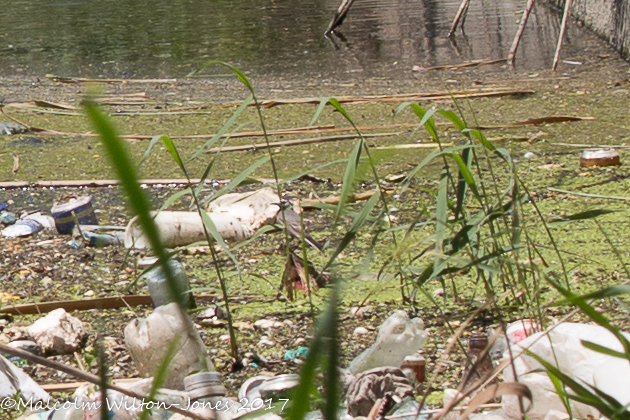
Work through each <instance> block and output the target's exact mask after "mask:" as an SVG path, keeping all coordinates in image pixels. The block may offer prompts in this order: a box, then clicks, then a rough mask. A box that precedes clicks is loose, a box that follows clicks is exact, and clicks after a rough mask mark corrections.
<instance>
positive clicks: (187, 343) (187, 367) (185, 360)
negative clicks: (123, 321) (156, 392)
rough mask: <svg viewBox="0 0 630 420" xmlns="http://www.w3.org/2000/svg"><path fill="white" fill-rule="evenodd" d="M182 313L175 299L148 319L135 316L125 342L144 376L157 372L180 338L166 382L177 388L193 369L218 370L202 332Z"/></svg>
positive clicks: (160, 307)
mask: <svg viewBox="0 0 630 420" xmlns="http://www.w3.org/2000/svg"><path fill="white" fill-rule="evenodd" d="M181 315H182V314H181V313H180V310H179V308H178V307H177V303H175V302H173V303H169V304H168V305H164V306H159V307H157V308H155V310H154V311H153V313H152V314H151V315H149V316H148V317H147V318H146V319H143V318H141V319H134V320H133V321H131V322H130V323H129V325H127V327H126V328H125V345H126V346H127V349H128V350H129V353H130V354H131V358H132V360H133V362H134V364H135V365H136V368H137V369H138V372H139V373H140V375H141V376H144V377H149V376H153V375H154V374H155V371H156V370H157V368H158V367H159V366H160V363H161V362H162V361H163V359H164V356H165V355H166V352H167V350H168V348H169V345H170V343H171V341H172V340H174V339H176V338H178V339H179V343H178V346H177V352H176V353H175V355H174V356H173V358H172V360H171V363H170V365H169V373H168V375H167V379H166V381H165V382H164V385H163V386H164V387H165V388H169V389H175V390H182V389H183V388H184V383H183V380H184V377H186V376H188V375H190V374H191V373H193V372H203V371H214V366H213V365H212V362H211V361H210V359H209V358H208V355H207V350H206V347H205V345H204V344H203V342H202V341H201V338H200V337H199V334H198V333H197V331H196V330H193V331H190V332H188V331H187V329H186V328H185V325H184V322H183V320H182V318H181ZM184 316H188V315H186V314H184ZM191 335H192V337H191Z"/></svg>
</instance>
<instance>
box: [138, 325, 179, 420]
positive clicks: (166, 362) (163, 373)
mask: <svg viewBox="0 0 630 420" xmlns="http://www.w3.org/2000/svg"><path fill="white" fill-rule="evenodd" d="M181 338H182V337H181V335H177V336H175V338H173V340H171V342H170V343H168V347H167V349H166V353H165V354H164V358H163V359H162V361H161V362H160V365H159V366H158V369H157V371H156V372H155V373H154V375H153V382H151V389H150V390H149V394H148V395H147V397H146V398H147V400H149V401H152V400H153V399H154V398H155V396H156V395H157V393H158V390H159V389H160V387H161V386H162V384H164V382H165V381H166V379H167V374H168V368H169V366H170V365H171V362H172V361H173V357H174V356H175V354H177V350H178V349H179V342H180V340H181ZM150 416H151V410H150V409H147V408H144V409H143V410H142V415H141V416H140V420H149V419H150Z"/></svg>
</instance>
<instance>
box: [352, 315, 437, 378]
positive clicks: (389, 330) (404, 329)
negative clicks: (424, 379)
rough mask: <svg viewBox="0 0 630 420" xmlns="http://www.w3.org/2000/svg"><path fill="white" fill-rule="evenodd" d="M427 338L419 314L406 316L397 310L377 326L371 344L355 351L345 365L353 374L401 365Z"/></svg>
mask: <svg viewBox="0 0 630 420" xmlns="http://www.w3.org/2000/svg"><path fill="white" fill-rule="evenodd" d="M426 341H427V333H426V331H424V323H423V322H422V320H421V319H420V318H413V319H409V317H407V314H406V313H405V312H404V311H396V312H394V314H393V315H392V316H390V317H389V318H387V319H386V320H385V322H383V324H382V325H381V326H380V327H379V329H378V336H377V337H376V341H375V342H374V344H373V345H372V347H370V348H368V349H367V350H365V351H364V352H363V353H361V354H360V355H358V356H357V357H356V358H355V359H354V360H353V361H352V362H351V363H350V366H349V367H348V370H349V371H350V372H351V373H352V374H354V375H356V374H358V373H361V372H363V371H366V370H369V369H374V368H377V367H381V366H396V367H398V366H400V365H401V364H402V362H403V360H405V357H406V356H409V355H411V354H414V353H416V352H417V351H418V350H419V349H420V348H422V346H424V343H425V342H426Z"/></svg>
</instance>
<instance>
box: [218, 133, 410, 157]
mask: <svg viewBox="0 0 630 420" xmlns="http://www.w3.org/2000/svg"><path fill="white" fill-rule="evenodd" d="M400 134H401V133H400V132H398V133H377V134H363V137H364V138H374V137H385V136H397V135H400ZM358 138H359V135H358V134H347V135H342V136H328V137H315V138H310V139H300V140H285V141H276V142H273V143H269V145H267V143H256V144H244V145H242V146H231V147H224V148H218V147H215V148H212V149H209V150H207V151H206V153H218V152H221V153H223V152H242V151H245V150H263V149H267V148H268V147H278V146H299V145H304V144H312V143H326V142H331V141H339V140H352V139H358Z"/></svg>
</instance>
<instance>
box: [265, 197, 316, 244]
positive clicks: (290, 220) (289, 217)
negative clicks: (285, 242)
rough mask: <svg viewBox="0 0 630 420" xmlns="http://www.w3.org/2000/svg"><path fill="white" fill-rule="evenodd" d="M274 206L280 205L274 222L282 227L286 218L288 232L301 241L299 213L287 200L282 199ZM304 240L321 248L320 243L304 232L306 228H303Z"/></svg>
mask: <svg viewBox="0 0 630 420" xmlns="http://www.w3.org/2000/svg"><path fill="white" fill-rule="evenodd" d="M276 206H278V207H280V211H278V214H276V223H277V224H279V225H280V226H283V227H284V221H285V220H286V222H287V231H288V232H289V234H290V235H291V236H293V237H294V238H297V239H298V240H300V241H301V240H302V235H301V231H302V229H301V228H300V215H299V214H297V213H296V212H295V210H293V205H292V204H291V203H290V202H289V201H287V200H282V201H281V202H280V204H276ZM283 214H284V216H283ZM304 242H306V243H307V244H308V245H310V246H312V247H313V248H315V249H316V250H318V251H321V250H323V247H322V245H321V244H320V243H319V242H317V241H316V240H315V239H313V237H312V236H311V235H309V234H308V232H306V229H305V230H304Z"/></svg>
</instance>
